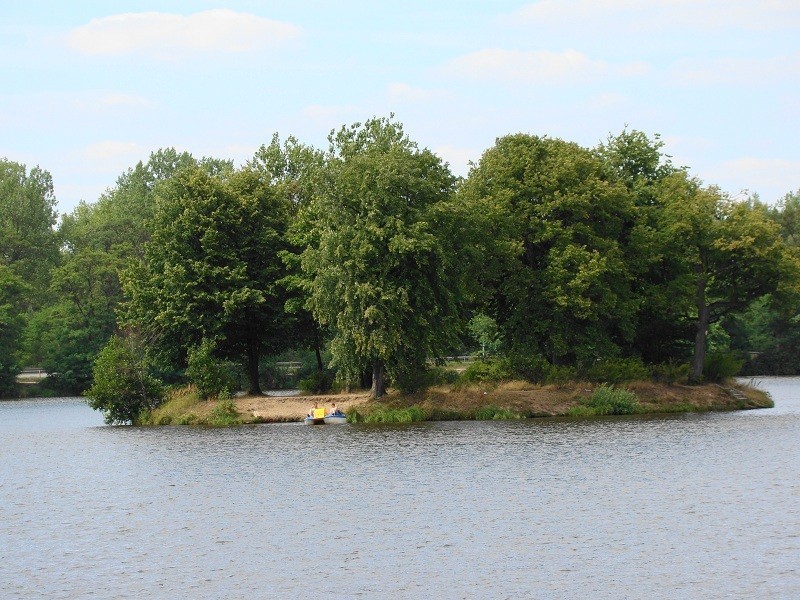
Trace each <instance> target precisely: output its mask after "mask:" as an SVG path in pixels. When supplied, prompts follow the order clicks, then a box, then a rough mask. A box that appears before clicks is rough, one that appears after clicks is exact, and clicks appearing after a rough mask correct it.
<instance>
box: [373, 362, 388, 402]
mask: <svg viewBox="0 0 800 600" xmlns="http://www.w3.org/2000/svg"><path fill="white" fill-rule="evenodd" d="M385 371H386V368H385V367H384V365H383V361H382V360H375V361H373V362H372V389H371V390H370V394H371V395H372V397H373V398H380V397H381V396H384V395H385V394H386V380H385Z"/></svg>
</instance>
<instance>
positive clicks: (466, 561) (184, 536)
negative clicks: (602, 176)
mask: <svg viewBox="0 0 800 600" xmlns="http://www.w3.org/2000/svg"><path fill="white" fill-rule="evenodd" d="M754 382H755V384H756V385H758V386H759V387H761V388H762V389H765V390H767V391H769V392H770V393H771V394H772V396H773V399H774V400H775V408H773V409H766V410H757V411H745V412H731V413H709V414H686V415H670V416H664V415H660V416H647V417H641V416H638V417H609V418H598V419H587V420H566V419H541V420H529V421H505V422H503V421H500V422H441V423H422V424H409V425H394V426H381V425H341V426H323V427H308V426H305V425H302V424H269V425H258V426H247V427H238V428H231V429H196V428H188V427H159V428H132V427H108V426H105V425H103V422H102V416H101V415H100V413H96V412H94V411H92V410H91V409H90V408H88V407H87V406H86V404H85V403H84V402H83V401H82V400H81V399H79V398H64V399H54V400H19V401H8V402H0V456H2V463H0V517H1V518H0V597H2V598H4V599H7V598H14V599H16V598H70V599H74V598H102V599H108V598H164V599H166V598H170V599H172V598H200V599H206V598H208V599H212V598H213V599H219V598H242V599H250V598H433V597H436V598H582V599H584V598H585V599H588V598H592V599H594V598H614V599H617V598H670V599H674V598H677V599H681V598H686V599H690V598H691V599H696V598H787V599H789V598H792V599H793V598H800V570H799V569H800V378H755V379H754Z"/></svg>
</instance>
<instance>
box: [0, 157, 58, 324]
mask: <svg viewBox="0 0 800 600" xmlns="http://www.w3.org/2000/svg"><path fill="white" fill-rule="evenodd" d="M57 217H58V213H57V211H56V197H55V194H54V193H53V178H52V177H51V175H50V173H48V172H47V171H44V170H42V169H40V168H39V167H34V168H32V169H30V171H29V170H28V169H27V167H26V166H25V165H22V164H19V163H16V162H12V161H9V160H6V159H0V265H5V266H6V267H8V268H9V269H11V272H12V273H13V274H14V275H16V276H17V277H19V278H20V279H21V280H22V281H24V282H26V284H27V285H29V286H30V290H29V291H30V292H31V293H28V294H25V295H24V296H23V297H21V298H20V299H19V301H18V302H19V305H20V306H22V307H24V308H25V309H28V308H37V307H38V306H40V305H41V303H42V301H43V300H45V299H46V298H47V295H46V291H47V284H48V280H49V276H50V269H52V268H53V267H54V266H55V265H56V264H57V262H58V246H59V239H58V236H57V235H56V232H55V230H54V226H55V224H56V219H57Z"/></svg>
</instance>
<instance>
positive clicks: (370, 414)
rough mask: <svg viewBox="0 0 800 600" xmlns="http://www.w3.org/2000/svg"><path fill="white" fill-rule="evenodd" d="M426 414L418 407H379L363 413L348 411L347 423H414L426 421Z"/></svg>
mask: <svg viewBox="0 0 800 600" xmlns="http://www.w3.org/2000/svg"><path fill="white" fill-rule="evenodd" d="M427 420H428V413H427V412H425V410H423V409H422V408H420V407H419V406H409V407H408V408H388V407H384V406H380V407H377V408H374V409H372V410H368V411H365V412H358V411H357V410H354V409H352V410H349V411H348V412H347V421H348V422H349V423H414V422H418V421H427Z"/></svg>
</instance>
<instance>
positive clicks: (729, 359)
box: [703, 351, 744, 382]
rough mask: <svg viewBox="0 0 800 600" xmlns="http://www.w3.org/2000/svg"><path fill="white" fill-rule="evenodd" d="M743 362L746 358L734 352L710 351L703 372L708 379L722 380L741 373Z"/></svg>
mask: <svg viewBox="0 0 800 600" xmlns="http://www.w3.org/2000/svg"><path fill="white" fill-rule="evenodd" d="M743 364H744V359H742V358H740V357H739V356H737V355H736V354H734V353H732V352H727V351H717V352H709V353H708V354H706V357H705V363H704V365H703V374H704V375H705V378H706V379H707V380H708V381H716V382H722V381H725V380H726V379H730V378H731V377H734V376H735V375H736V374H737V373H739V371H740V370H741V368H742V365H743Z"/></svg>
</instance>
